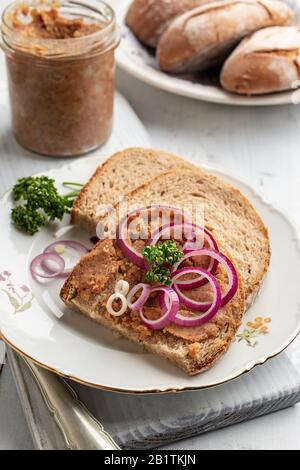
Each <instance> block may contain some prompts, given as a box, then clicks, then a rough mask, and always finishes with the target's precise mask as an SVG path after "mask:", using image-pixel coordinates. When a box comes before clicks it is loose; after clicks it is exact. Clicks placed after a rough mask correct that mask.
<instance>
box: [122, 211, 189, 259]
mask: <svg viewBox="0 0 300 470" xmlns="http://www.w3.org/2000/svg"><path fill="white" fill-rule="evenodd" d="M154 210H157V211H162V212H163V211H166V212H169V213H170V212H173V214H174V215H178V216H180V217H181V218H182V219H183V220H184V219H185V218H188V217H187V215H186V214H184V212H183V211H182V210H180V209H177V208H175V207H170V206H164V205H154V206H146V207H142V208H140V209H136V210H134V211H132V212H130V213H129V214H127V215H126V216H125V217H124V218H123V219H122V220H121V222H120V224H119V226H118V228H117V245H118V247H119V248H120V250H121V251H122V253H123V255H124V256H125V258H127V259H128V260H129V261H131V262H132V263H133V264H135V265H136V266H138V267H139V268H145V267H146V264H145V261H146V260H145V258H144V257H143V255H142V254H141V253H140V252H139V251H137V250H136V249H135V248H134V247H133V246H132V245H131V244H130V243H129V242H128V239H127V234H126V233H125V232H127V226H128V220H129V219H131V218H134V215H135V214H136V215H137V216H138V215H142V214H144V213H145V212H148V213H149V211H150V213H152V212H153V211H154Z"/></svg>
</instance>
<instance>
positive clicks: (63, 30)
mask: <svg viewBox="0 0 300 470" xmlns="http://www.w3.org/2000/svg"><path fill="white" fill-rule="evenodd" d="M118 43H119V33H118V28H117V26H116V21H115V15H114V12H113V10H112V9H111V8H110V6H109V5H107V4H106V3H104V2H102V1H100V0H58V1H55V3H54V1H53V0H52V1H50V0H30V1H25V2H24V1H23V2H19V1H17V2H14V3H12V4H11V5H10V6H9V7H8V8H7V9H6V10H5V11H4V13H3V16H2V24H1V45H2V48H3V49H4V51H5V53H6V61H7V72H8V82H9V93H10V102H11V113H12V128H13V132H14V134H15V137H16V139H17V140H18V142H19V143H20V144H21V145H23V146H24V147H25V148H27V149H29V150H32V151H34V152H37V153H41V154H44V155H50V156H62V157H66V156H77V155H82V154H84V153H87V152H90V151H91V150H94V149H95V148H97V147H99V146H100V145H102V144H103V143H104V142H105V141H106V140H107V139H108V137H109V136H110V133H111V129H112V116H113V101H114V78H115V59H114V50H115V48H116V47H117V45H118Z"/></svg>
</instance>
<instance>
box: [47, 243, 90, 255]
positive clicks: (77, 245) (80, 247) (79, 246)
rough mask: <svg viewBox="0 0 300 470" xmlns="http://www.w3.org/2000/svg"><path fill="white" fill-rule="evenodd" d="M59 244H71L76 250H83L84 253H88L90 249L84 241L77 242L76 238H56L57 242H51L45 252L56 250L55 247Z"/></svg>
mask: <svg viewBox="0 0 300 470" xmlns="http://www.w3.org/2000/svg"><path fill="white" fill-rule="evenodd" d="M57 245H64V246H70V247H71V248H73V249H74V250H76V251H81V252H82V253H84V254H85V253H88V251H89V249H88V248H87V247H86V246H84V245H83V244H82V243H80V242H77V241H76V240H56V241H55V242H53V243H51V244H50V245H48V246H47V247H46V248H45V249H44V253H46V252H51V253H52V252H53V251H54V252H55V247H56V246H57Z"/></svg>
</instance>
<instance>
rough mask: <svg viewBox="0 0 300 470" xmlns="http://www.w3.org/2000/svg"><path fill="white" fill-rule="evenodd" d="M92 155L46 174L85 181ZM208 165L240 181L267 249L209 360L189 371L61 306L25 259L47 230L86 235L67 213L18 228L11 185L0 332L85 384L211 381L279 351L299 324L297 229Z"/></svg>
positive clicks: (138, 387) (182, 386) (163, 386)
mask: <svg viewBox="0 0 300 470" xmlns="http://www.w3.org/2000/svg"><path fill="white" fill-rule="evenodd" d="M99 163H100V161H99V158H95V157H91V158H84V159H82V160H77V161H76V162H74V163H72V164H69V165H65V166H64V167H63V168H62V169H56V170H52V171H49V172H48V173H46V174H47V175H49V176H51V177H53V178H54V179H55V180H56V183H57V186H58V188H59V190H61V191H63V187H62V182H63V181H66V180H68V181H77V182H85V181H86V180H87V179H88V177H89V176H90V175H91V174H92V172H93V171H94V169H95V167H96V166H97V165H98V164H99ZM208 169H209V170H210V171H212V172H213V173H215V174H217V175H219V176H220V177H222V178H224V179H225V180H227V181H229V182H230V183H232V184H234V185H235V186H237V187H239V188H240V189H241V190H242V191H243V193H244V194H245V195H246V196H247V197H248V198H249V199H250V201H251V202H252V203H253V205H254V206H255V207H256V209H257V210H258V212H259V213H260V214H261V216H262V217H263V219H264V221H265V223H266V225H267V226H268V228H269V231H270V237H271V245H272V253H273V254H272V260H271V266H270V271H269V273H268V276H267V279H266V281H265V284H264V286H263V289H262V292H261V294H260V296H259V298H258V299H257V301H256V302H255V304H254V306H253V307H252V308H251V309H250V310H249V311H248V312H247V314H246V315H245V318H244V322H243V325H242V327H241V328H240V331H239V332H238V336H237V339H236V341H235V342H234V343H233V344H232V345H231V346H230V348H229V350H228V352H227V353H226V354H225V355H224V356H223V357H222V358H221V359H220V360H219V361H218V362H217V363H216V365H215V366H214V367H212V368H211V369H210V370H208V371H207V372H205V373H203V374H201V375H198V376H195V377H188V376H187V375H186V374H185V373H184V372H182V371H180V370H179V369H177V368H176V367H175V366H173V365H172V364H170V363H168V362H167V361H165V360H162V359H160V358H159V357H155V356H154V355H151V354H148V353H145V352H143V351H142V350H141V349H140V348H139V347H137V346H135V345H133V344H131V343H130V342H128V341H127V340H125V339H119V338H116V337H115V336H114V335H113V334H112V333H111V332H110V331H109V330H106V329H105V328H103V327H101V326H100V325H98V324H95V323H93V322H92V321H91V320H89V319H87V318H85V317H84V316H82V315H80V314H78V313H75V312H72V311H70V310H68V309H66V308H65V307H64V305H63V303H62V302H61V300H60V298H59V290H60V287H61V285H62V281H59V280H52V281H49V280H48V281H46V282H42V283H37V282H36V281H34V280H33V279H32V277H31V275H30V273H29V269H28V267H29V263H30V261H31V260H32V258H33V257H34V256H36V255H37V254H38V253H40V252H41V251H42V250H43V248H44V247H45V246H46V245H48V244H50V243H51V241H53V240H54V237H56V238H73V239H75V240H79V241H81V242H83V243H84V244H86V245H87V246H89V245H90V244H91V243H90V240H89V236H88V235H87V234H86V233H84V232H81V231H80V230H78V229H76V228H74V227H71V226H70V225H68V223H69V219H68V217H66V218H65V219H64V221H63V222H62V223H59V224H53V225H51V226H48V227H47V228H45V229H43V230H42V231H41V232H39V233H38V234H37V235H35V236H34V237H30V236H27V235H24V234H22V233H20V232H19V231H18V230H16V229H15V227H14V226H13V225H12V224H11V222H10V211H11V208H12V199H11V193H7V194H5V195H4V197H3V198H2V200H1V201H0V220H1V227H2V230H1V232H0V244H1V257H0V333H1V335H2V336H3V339H4V340H5V341H6V342H7V343H8V344H9V345H11V346H12V347H13V348H14V349H15V350H17V351H19V352H20V353H22V354H23V355H25V356H26V357H28V358H30V359H32V360H33V361H35V362H36V363H38V364H40V365H41V366H43V367H46V368H48V369H50V370H52V371H54V372H56V373H58V374H61V375H64V376H67V377H70V378H72V379H74V380H77V381H79V382H82V383H84V384H86V385H91V386H95V387H99V388H102V389H106V390H118V391H123V392H131V393H149V392H166V391H182V390H195V389H201V388H207V387H212V386H215V385H218V384H222V383H225V382H227V381H230V380H232V379H234V378H235V377H238V376H239V375H241V374H243V373H244V372H247V371H249V370H250V369H252V368H253V367H254V366H255V365H257V364H263V363H264V362H265V361H266V360H267V359H269V358H271V357H273V356H275V355H277V354H278V353H280V352H281V351H283V350H284V349H285V348H286V347H287V346H288V345H289V344H290V343H291V342H292V341H293V339H294V338H295V337H296V336H297V334H298V333H299V330H300V308H299V307H300V289H299V279H300V248H299V241H298V238H297V234H296V231H295V229H294V228H293V225H292V224H291V223H290V222H289V221H288V220H287V219H286V217H285V216H284V215H283V214H281V213H280V212H278V211H277V210H275V209H273V208H272V207H270V206H269V205H267V204H266V203H265V202H264V201H263V200H262V199H261V197H260V196H259V195H258V194H256V193H255V192H254V191H253V190H252V189H251V188H249V187H248V186H247V185H246V184H245V183H243V182H241V181H240V180H238V179H236V178H234V177H232V176H229V175H227V174H225V173H223V172H222V171H219V170H215V169H212V168H208ZM249 236H251V234H249ZM62 314H63V316H62V317H61V318H58V317H60V316H61V315H62ZM258 317H259V320H256V319H257V318H258ZM260 319H261V320H260Z"/></svg>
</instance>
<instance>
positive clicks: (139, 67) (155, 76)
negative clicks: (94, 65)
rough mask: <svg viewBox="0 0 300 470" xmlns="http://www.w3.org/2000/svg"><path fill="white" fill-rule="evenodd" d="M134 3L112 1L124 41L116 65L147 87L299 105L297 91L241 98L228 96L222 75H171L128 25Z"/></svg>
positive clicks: (221, 99) (243, 102) (245, 102)
mask: <svg viewBox="0 0 300 470" xmlns="http://www.w3.org/2000/svg"><path fill="white" fill-rule="evenodd" d="M131 1H132V0H122V2H118V5H116V4H115V2H111V3H112V4H113V6H114V7H115V9H116V14H117V19H118V24H119V25H120V28H121V35H122V40H121V43H120V46H119V47H118V49H117V56H116V57H117V63H118V65H119V67H120V68H122V69H123V70H125V71H126V72H127V73H129V74H130V75H132V76H134V77H135V78H137V79H138V80H141V81H142V82H144V83H147V84H148V85H152V86H154V87H156V88H160V89H162V90H165V91H169V92H170V93H174V94H176V95H181V96H187V97H189V98H193V99H196V100H202V101H209V102H212V103H220V104H227V105H236V106H270V105H282V104H291V103H293V104H298V103H299V98H300V94H299V92H298V91H296V90H294V91H286V92H281V93H273V94H269V95H262V96H239V95H235V94H233V93H228V92H226V91H225V90H223V89H222V88H221V86H220V85H219V78H218V76H219V73H218V72H217V71H211V70H210V71H208V72H207V73H198V74H187V75H177V76H175V75H170V74H167V73H164V72H162V71H161V70H160V69H159V66H158V64H157V61H156V59H155V51H154V50H152V49H149V48H147V47H145V46H143V45H142V44H141V43H140V42H139V41H138V40H137V39H136V37H135V36H134V35H133V34H132V33H131V31H130V29H129V28H128V27H127V26H126V24H125V21H124V19H125V15H126V12H127V8H128V6H129V4H130V3H131ZM297 2H298V0H289V1H287V3H288V4H289V5H290V6H291V7H292V8H294V10H296V15H298V16H297V17H299V16H300V15H299V13H300V11H299V3H297ZM297 86H298V84H297Z"/></svg>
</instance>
